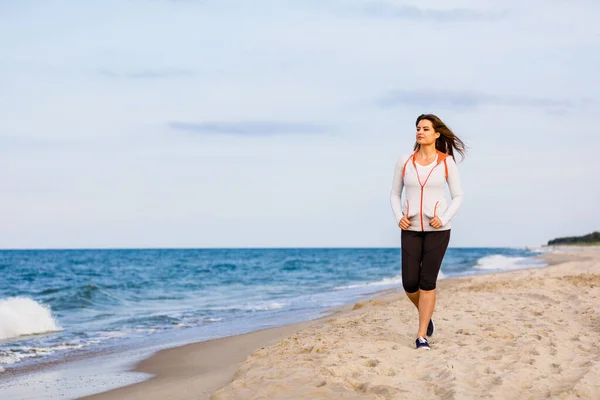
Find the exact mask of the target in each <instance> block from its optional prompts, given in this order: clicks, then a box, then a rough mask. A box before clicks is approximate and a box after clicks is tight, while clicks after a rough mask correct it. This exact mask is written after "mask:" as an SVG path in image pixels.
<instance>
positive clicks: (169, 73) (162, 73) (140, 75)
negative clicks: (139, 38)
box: [100, 68, 195, 79]
mask: <svg viewBox="0 0 600 400" xmlns="http://www.w3.org/2000/svg"><path fill="white" fill-rule="evenodd" d="M100 74H102V75H104V76H107V77H110V78H129V79H164V78H180V77H188V76H193V75H195V72H194V71H192V70H187V69H169V68H165V69H148V70H141V71H133V72H116V71H109V70H103V71H100Z"/></svg>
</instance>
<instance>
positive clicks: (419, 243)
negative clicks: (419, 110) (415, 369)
mask: <svg viewBox="0 0 600 400" xmlns="http://www.w3.org/2000/svg"><path fill="white" fill-rule="evenodd" d="M416 126H417V133H416V139H417V141H416V143H415V146H414V153H412V154H411V155H408V156H403V157H400V159H399V160H398V162H397V163H396V169H395V172H394V181H393V184H392V191H391V198H390V201H391V206H392V211H393V213H394V216H395V217H396V223H397V224H398V226H399V227H400V228H401V229H402V234H401V247H402V286H403V288H404V291H405V292H406V295H407V296H408V298H409V299H410V301H412V302H413V304H414V305H415V306H416V307H417V309H418V310H419V330H418V332H417V339H416V348H417V349H430V346H429V342H428V340H427V337H429V336H432V335H433V333H434V331H435V324H434V322H433V319H432V315H433V311H434V309H435V300H436V292H435V288H436V283H437V277H438V273H439V271H440V267H441V265H442V260H443V258H444V254H445V253H446V249H447V248H448V243H449V242H450V228H451V220H452V217H454V215H456V213H457V211H458V209H459V208H460V206H461V203H462V200H463V194H462V189H461V185H460V177H459V174H458V168H457V167H456V162H455V160H454V152H455V151H456V152H458V153H460V154H461V156H463V157H464V156H465V153H466V150H465V144H464V143H463V142H462V141H461V140H460V139H459V138H458V137H457V136H456V135H454V133H453V132H452V131H451V130H450V128H448V127H447V126H446V125H445V124H444V123H443V122H442V120H440V119H439V118H438V117H437V116H435V115H433V114H422V115H420V116H419V117H418V118H417V122H416ZM446 186H448V188H449V189H450V197H451V201H450V202H448V201H447V200H446V192H445V188H446ZM403 189H404V191H405V196H404V199H403V197H402V190H403Z"/></svg>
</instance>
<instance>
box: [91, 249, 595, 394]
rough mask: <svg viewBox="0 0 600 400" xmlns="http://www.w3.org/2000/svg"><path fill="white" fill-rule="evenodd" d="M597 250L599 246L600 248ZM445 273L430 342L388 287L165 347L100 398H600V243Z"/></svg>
mask: <svg viewBox="0 0 600 400" xmlns="http://www.w3.org/2000/svg"><path fill="white" fill-rule="evenodd" d="M596 250H598V249H596ZM545 257H546V258H547V260H548V261H549V262H550V263H552V264H554V265H551V266H549V267H544V268H536V269H530V270H519V271H512V272H506V273H501V274H494V275H479V276H474V277H463V278H453V279H446V280H441V281H439V284H438V289H439V290H438V302H437V307H436V312H435V315H434V318H435V321H436V325H437V331H436V333H435V335H434V336H433V337H432V338H431V339H430V343H431V347H432V349H431V350H429V351H428V350H415V349H414V340H415V334H416V329H417V311H416V308H415V307H414V306H413V305H412V304H411V303H410V302H409V301H408V299H406V297H405V296H404V294H403V293H401V292H397V293H387V294H383V295H381V296H378V297H376V298H374V299H371V300H365V301H363V302H358V303H356V304H354V305H351V306H348V307H346V308H342V309H339V310H337V311H338V313H337V314H335V315H333V316H329V317H326V318H321V319H319V320H316V321H310V322H307V323H303V324H295V325H289V326H286V327H281V328H276V329H268V330H263V331H258V332H253V333H251V334H246V335H240V336H235V337H230V338H225V339H219V340H213V341H208V342H203V343H196V344H191V345H187V346H183V347H179V348H174V349H168V350H164V351H161V352H159V353H157V354H156V355H155V356H153V357H151V358H150V359H148V360H146V361H144V362H143V363H142V364H140V365H139V366H138V368H137V369H136V370H138V371H143V372H150V373H152V374H155V377H153V378H152V379H150V380H149V381H147V382H143V383H140V384H136V385H132V386H130V387H126V388H121V389H117V390H114V391H110V392H107V393H104V394H101V395H97V396H93V397H91V398H94V399H109V400H110V399H120V400H127V399H211V400H228V399H236V400H237V399H405V398H415V397H417V396H418V397H419V398H423V399H433V398H435V399H479V398H484V399H546V398H552V399H600V346H599V345H598V343H599V339H600V251H590V249H589V248H586V250H585V251H577V252H570V253H563V254H548V255H546V256H545Z"/></svg>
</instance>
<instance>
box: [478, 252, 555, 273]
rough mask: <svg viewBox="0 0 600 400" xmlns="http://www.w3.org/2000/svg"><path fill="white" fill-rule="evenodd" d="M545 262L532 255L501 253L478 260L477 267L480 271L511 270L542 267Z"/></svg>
mask: <svg viewBox="0 0 600 400" xmlns="http://www.w3.org/2000/svg"><path fill="white" fill-rule="evenodd" d="M543 265H544V263H543V262H542V261H541V260H536V259H534V258H530V257H507V256H503V255H500V254H493V255H489V256H485V257H482V258H480V259H479V260H477V264H476V265H475V267H474V268H475V269H477V270H480V271H490V270H500V271H511V270H515V269H523V268H529V267H540V266H543Z"/></svg>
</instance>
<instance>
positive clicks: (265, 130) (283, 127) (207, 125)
mask: <svg viewBox="0 0 600 400" xmlns="http://www.w3.org/2000/svg"><path fill="white" fill-rule="evenodd" d="M168 125H169V127H170V128H172V129H174V130H178V131H186V132H195V133H207V134H234V135H287V134H296V133H310V134H316V133H325V132H329V131H331V128H329V127H327V126H325V125H318V124H313V123H307V122H283V121H240V122H216V121H215V122H200V123H193V122H181V121H173V122H169V123H168Z"/></svg>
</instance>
